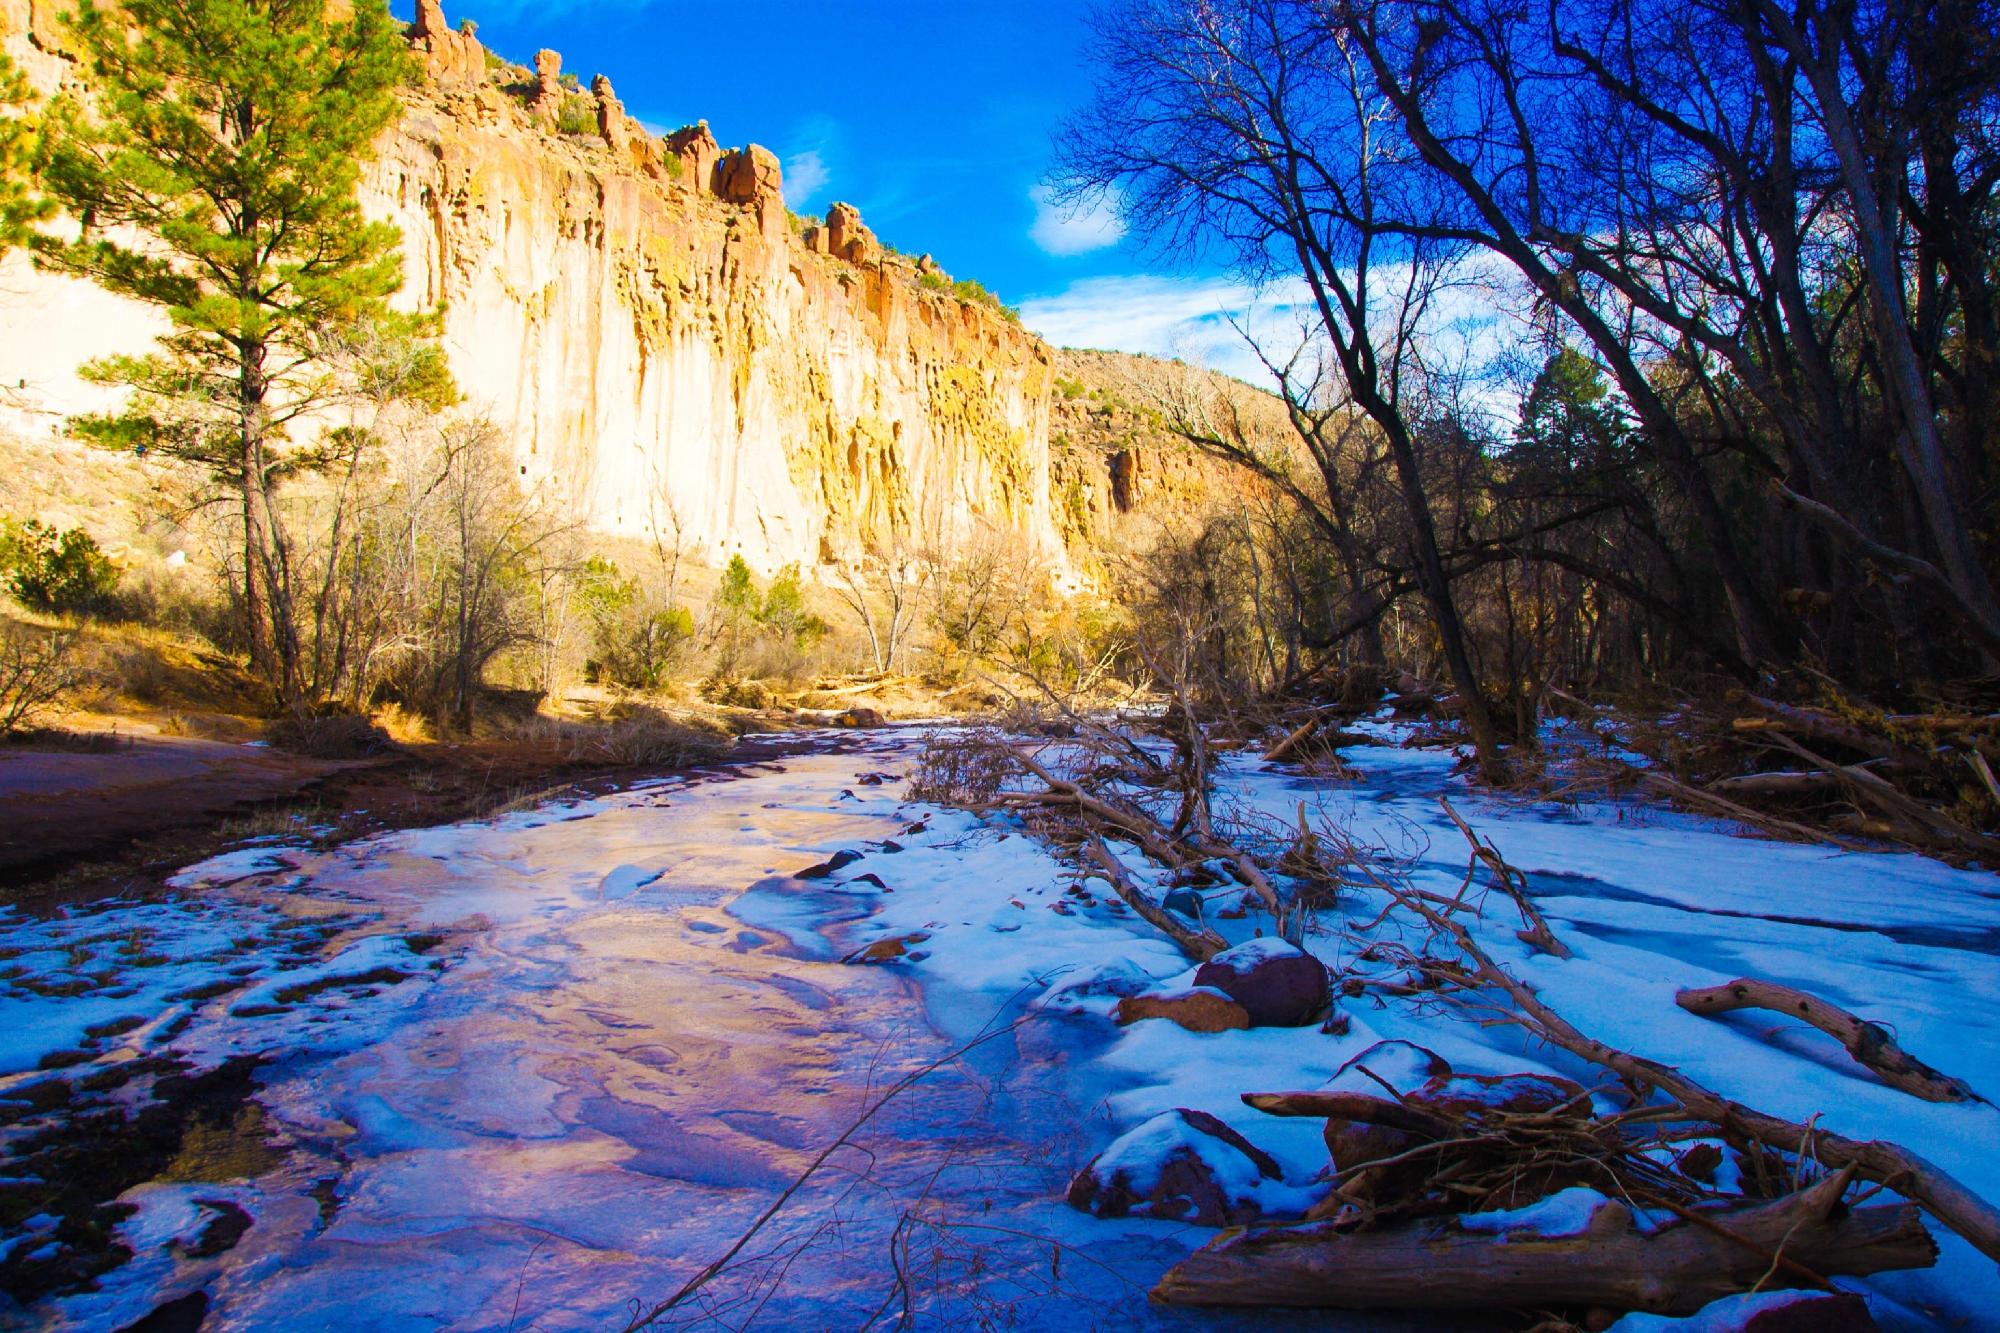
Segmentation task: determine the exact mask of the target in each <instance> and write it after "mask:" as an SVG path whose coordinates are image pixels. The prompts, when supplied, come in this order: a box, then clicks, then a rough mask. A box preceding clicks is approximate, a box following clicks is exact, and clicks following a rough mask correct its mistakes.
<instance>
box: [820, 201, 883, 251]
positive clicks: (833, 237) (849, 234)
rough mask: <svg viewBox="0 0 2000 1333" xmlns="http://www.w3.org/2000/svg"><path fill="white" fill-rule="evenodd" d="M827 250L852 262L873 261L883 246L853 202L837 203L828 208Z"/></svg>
mask: <svg viewBox="0 0 2000 1333" xmlns="http://www.w3.org/2000/svg"><path fill="white" fill-rule="evenodd" d="M826 233H827V251H828V253H830V254H833V255H835V256H837V257H839V258H841V259H845V260H846V261H847V262H848V263H850V264H868V263H873V262H874V260H875V258H876V256H877V255H878V254H879V253H880V250H881V247H880V245H879V244H878V243H877V242H876V240H875V233H874V232H871V231H869V230H868V228H867V227H866V226H865V225H863V223H862V221H861V210H860V209H858V208H856V207H855V206H854V205H853V204H842V203H836V204H835V205H834V206H833V207H831V208H829V209H827V210H826Z"/></svg>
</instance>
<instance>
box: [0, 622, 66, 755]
mask: <svg viewBox="0 0 2000 1333" xmlns="http://www.w3.org/2000/svg"><path fill="white" fill-rule="evenodd" d="M76 642H77V634H76V631H75V630H38V629H36V628H34V627H33V626H31V625H22V624H18V623H16V622H14V621H8V622H6V623H5V624H4V625H0V736H11V735H13V734H14V733H15V732H17V731H20V730H22V729H24V728H26V727H29V726H31V725H33V724H35V723H37V722H39V721H41V720H43V719H44V718H46V717H47V716H48V715H49V714H51V713H53V712H54V711H55V710H56V709H57V707H58V706H59V704H60V702H61V700H62V696H63V695H64V694H65V693H67V692H68V691H69V689H70V688H71V687H72V686H74V685H75V684H76V680H77V669H76V663H75V650H76Z"/></svg>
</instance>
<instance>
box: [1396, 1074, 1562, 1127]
mask: <svg viewBox="0 0 2000 1333" xmlns="http://www.w3.org/2000/svg"><path fill="white" fill-rule="evenodd" d="M1408 1100H1409V1101H1412V1102H1417V1103H1420V1104H1422V1105H1423V1106H1424V1107H1425V1108H1427V1109H1429V1110H1433V1111H1437V1112H1439V1113H1440V1114H1443V1115H1448V1116H1451V1117H1453V1118H1463V1117H1467V1116H1474V1117H1476V1116H1478V1115H1479V1114H1480V1113H1482V1112H1489V1111H1512V1112H1520V1113H1529V1114H1532V1113H1534V1112H1538V1111H1553V1110H1555V1109H1556V1108H1557V1107H1560V1106H1569V1107H1571V1109H1572V1113H1573V1114H1575V1115H1576V1116H1578V1117H1579V1118H1582V1119H1588V1118H1589V1116H1590V1113H1591V1108H1590V1101H1589V1099H1588V1098H1586V1097H1584V1095H1583V1087H1582V1085H1581V1084H1578V1083H1575V1082H1572V1081H1571V1080H1569V1079H1566V1078H1559V1077H1557V1076H1556V1075H1554V1074H1444V1075H1441V1076H1439V1077H1436V1078H1432V1079H1429V1080H1428V1081H1426V1082H1425V1083H1424V1085H1423V1086H1422V1087H1420V1088H1418V1089H1417V1090H1416V1091H1415V1092H1413V1093H1411V1094H1410V1095H1409V1098H1408Z"/></svg>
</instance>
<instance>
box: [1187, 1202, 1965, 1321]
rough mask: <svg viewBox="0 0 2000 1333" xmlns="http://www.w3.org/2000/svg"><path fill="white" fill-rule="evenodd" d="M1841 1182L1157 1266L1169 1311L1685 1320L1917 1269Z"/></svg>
mask: <svg viewBox="0 0 2000 1333" xmlns="http://www.w3.org/2000/svg"><path fill="white" fill-rule="evenodd" d="M1847 1181H1848V1176H1847V1175H1846V1174H1845V1173H1839V1174H1836V1175H1832V1176H1828V1177H1827V1178H1826V1179H1824V1180H1822V1181H1820V1182H1818V1183H1817V1184H1815V1185H1813V1186H1811V1187H1809V1188H1807V1189H1804V1190H1801V1191H1800V1192H1799V1193H1797V1194H1793V1195H1790V1196H1789V1197H1787V1198H1783V1199H1778V1200H1775V1201H1773V1202H1770V1203H1763V1204H1755V1205H1752V1206H1749V1207H1741V1208H1729V1209H1721V1210H1716V1211H1713V1212H1704V1213H1702V1214H1701V1216H1702V1217H1703V1218H1704V1219H1706V1220H1709V1221H1712V1222H1713V1223H1714V1224H1715V1225H1714V1226H1713V1227H1705V1226H1697V1225H1693V1224H1690V1223H1685V1222H1684V1223H1682V1224H1680V1225H1677V1226H1669V1227H1667V1228H1665V1229H1663V1230H1660V1231H1657V1232H1654V1233H1652V1234H1650V1235H1649V1234H1646V1233H1643V1232H1641V1231H1639V1230H1638V1229H1637V1228H1636V1227H1634V1226H1633V1224H1632V1214H1631V1211H1630V1210H1629V1209H1627V1208H1626V1207H1625V1205H1623V1204H1621V1203H1616V1202H1610V1201H1607V1202H1606V1203H1604V1204H1602V1205H1600V1206H1599V1207H1598V1209H1597V1212H1596V1213H1595V1214H1594V1215H1593V1216H1592V1218H1591V1220H1590V1223H1589V1225H1588V1226H1587V1227H1586V1228H1585V1230H1584V1231H1583V1232H1582V1233H1580V1234H1577V1235H1569V1236H1537V1235H1527V1234H1522V1233H1519V1232H1516V1233H1513V1234H1508V1235H1500V1236H1494V1235H1485V1234H1475V1233H1469V1232H1466V1231H1463V1230H1460V1229H1458V1228H1457V1227H1455V1226H1451V1225H1446V1226H1442V1227H1441V1226H1438V1225H1437V1224H1436V1223H1432V1222H1419V1223H1415V1224H1412V1225H1406V1226H1399V1227H1394V1228H1385V1229H1383V1230H1380V1231H1361V1232H1342V1231H1339V1230H1336V1229H1335V1228H1334V1227H1333V1226H1330V1225H1328V1224H1325V1223H1308V1224H1306V1225H1303V1226H1288V1227H1271V1228H1267V1229H1263V1230H1257V1231H1248V1232H1236V1231H1232V1232H1226V1233H1224V1235H1223V1236H1222V1237H1220V1238H1219V1239H1217V1240H1215V1241H1212V1242H1210V1243H1209V1244H1208V1245H1206V1246H1204V1247H1203V1248H1202V1249H1200V1250H1197V1251H1196V1252H1195V1253H1194V1254H1192V1255H1189V1256H1188V1257H1187V1258H1186V1259H1184V1260H1182V1261H1181V1262H1180V1263H1178V1264H1176V1265H1175V1266H1174V1267H1173V1268H1172V1269H1170V1270H1168V1272H1167V1274H1166V1276H1165V1277H1163V1278H1161V1279H1160V1283H1159V1285H1158V1286H1156V1287H1154V1288H1153V1297H1154V1299H1156V1300H1160V1301H1164V1302H1167V1303H1169V1304H1175V1305H1226V1306H1329V1307H1335V1308H1340V1309H1403V1310H1413V1309H1417V1310H1493V1309H1504V1308H1508V1307H1525V1308H1531V1309H1545V1308H1549V1307H1583V1306H1599V1307H1604V1308H1608V1309H1613V1310H1645V1311H1650V1312H1653V1313H1658V1314H1673V1315H1684V1314H1692V1313H1694V1312H1695V1311H1696V1310H1698V1309H1700V1308H1701V1307H1702V1306H1704V1305H1707V1304H1708V1303H1709V1302H1711V1301H1715V1300H1719V1299H1721V1298H1722V1297H1724V1296H1730V1295H1734V1294H1736V1293H1738V1292H1742V1291H1747V1290H1750V1289H1751V1288H1753V1287H1755V1286H1757V1285H1758V1284H1760V1283H1762V1284H1764V1285H1772V1284H1774V1283H1775V1284H1778V1285H1799V1284H1800V1282H1801V1281H1803V1280H1807V1279H1801V1278H1800V1277H1799V1276H1798V1275H1797V1269H1795V1268H1793V1267H1792V1266H1791V1265H1783V1264H1777V1263H1774V1259H1776V1258H1777V1257H1778V1256H1784V1257H1786V1258H1789V1259H1790V1260H1791V1261H1792V1264H1795V1265H1797V1266H1798V1267H1799V1268H1803V1269H1804V1270H1807V1271H1809V1272H1810V1273H1812V1274H1814V1275H1821V1274H1850V1275H1856V1276H1859V1275H1864V1274H1868V1273H1879V1272H1884V1271H1887V1270H1891V1269H1901V1268H1926V1267H1929V1266H1930V1265H1931V1264H1933V1263H1936V1262H1937V1244H1936V1242H1935V1241H1934V1240H1932V1238H1931V1235H1930V1232H1929V1231H1927V1230H1926V1229H1925V1227H1924V1224H1923V1219H1922V1217H1921V1216H1920V1215H1919V1214H1918V1212H1917V1210H1916V1209H1915V1208H1913V1207H1911V1206H1910V1205H1908V1204H1890V1205H1882V1206H1874V1207H1866V1208H1852V1209H1850V1208H1846V1207H1843V1206H1842V1204H1841V1201H1840V1198H1841V1193H1842V1191H1843V1190H1844V1188H1845V1186H1846V1184H1847Z"/></svg>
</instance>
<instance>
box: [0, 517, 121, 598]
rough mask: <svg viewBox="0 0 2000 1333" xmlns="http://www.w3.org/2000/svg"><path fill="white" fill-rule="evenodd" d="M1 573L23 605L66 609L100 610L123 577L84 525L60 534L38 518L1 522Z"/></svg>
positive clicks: (9, 589) (9, 588) (8, 588)
mask: <svg viewBox="0 0 2000 1333" xmlns="http://www.w3.org/2000/svg"><path fill="white" fill-rule="evenodd" d="M0 572H4V575H5V578H6V584H7V590H8V591H9V592H11V593H13V594H14V596H15V597H17V598H19V599H20V601H21V603H22V604H23V605H25V606H30V607H33V608H34V609H35V610H37V611H53V612H63V613H76V612H84V611H95V610H98V609H100V608H101V607H103V605H104V604H105V602H106V601H108V600H109V599H110V597H111V594H112V593H113V592H115V591H117V588H118V578H119V571H118V567H117V566H116V565H114V564H112V563H111V558H110V557H109V556H107V555H105V554H104V552H103V551H102V550H101V549H99V547H98V545H97V540H96V538H94V537H92V536H91V535H90V534H89V533H87V532H85V531H84V530H83V529H82V528H68V529H65V530H63V531H60V532H58V531H57V530H56V529H54V528H52V527H48V526H47V525H45V524H42V523H38V522H36V521H35V520H34V519H29V520H28V521H27V522H26V523H20V524H15V523H7V524H5V525H4V526H0Z"/></svg>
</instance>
